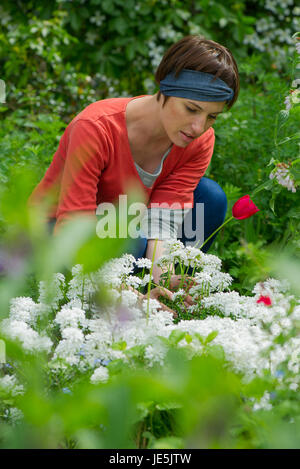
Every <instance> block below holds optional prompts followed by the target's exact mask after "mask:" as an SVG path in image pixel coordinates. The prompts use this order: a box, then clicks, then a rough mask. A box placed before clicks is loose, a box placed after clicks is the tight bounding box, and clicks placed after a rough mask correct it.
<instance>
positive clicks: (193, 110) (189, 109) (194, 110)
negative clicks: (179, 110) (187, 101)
mask: <svg viewBox="0 0 300 469" xmlns="http://www.w3.org/2000/svg"><path fill="white" fill-rule="evenodd" d="M185 107H186V108H187V110H188V111H189V112H197V111H196V109H192V108H190V107H188V106H185Z"/></svg>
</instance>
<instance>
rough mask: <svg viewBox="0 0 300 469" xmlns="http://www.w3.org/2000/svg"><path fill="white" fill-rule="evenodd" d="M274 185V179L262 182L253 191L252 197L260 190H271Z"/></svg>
mask: <svg viewBox="0 0 300 469" xmlns="http://www.w3.org/2000/svg"><path fill="white" fill-rule="evenodd" d="M272 187H273V180H272V179H268V180H267V181H265V182H263V183H262V184H260V185H259V186H258V187H257V188H256V189H254V191H253V192H252V193H251V198H252V197H254V196H255V195H256V194H257V193H258V192H260V191H262V190H264V189H265V190H266V191H269V190H271V189H272Z"/></svg>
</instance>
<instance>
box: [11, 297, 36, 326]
mask: <svg viewBox="0 0 300 469" xmlns="http://www.w3.org/2000/svg"><path fill="white" fill-rule="evenodd" d="M40 310H41V305H38V304H36V303H35V302H34V301H33V300H32V298H26V297H17V298H13V299H12V300H11V302H10V312H9V316H10V318H11V319H12V320H16V321H24V322H26V323H27V324H29V325H34V324H35V322H36V320H37V317H38V316H39V313H40Z"/></svg>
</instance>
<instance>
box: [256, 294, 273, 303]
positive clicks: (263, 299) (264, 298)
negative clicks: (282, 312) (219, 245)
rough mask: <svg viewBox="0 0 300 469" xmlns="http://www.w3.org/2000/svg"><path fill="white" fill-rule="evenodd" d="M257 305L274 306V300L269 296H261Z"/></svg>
mask: <svg viewBox="0 0 300 469" xmlns="http://www.w3.org/2000/svg"><path fill="white" fill-rule="evenodd" d="M256 303H264V304H265V305H266V306H271V305H272V300H271V298H270V297H269V296H263V295H260V297H259V298H258V300H257V301H256Z"/></svg>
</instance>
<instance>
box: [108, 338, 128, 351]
mask: <svg viewBox="0 0 300 469" xmlns="http://www.w3.org/2000/svg"><path fill="white" fill-rule="evenodd" d="M126 347H127V343H126V342H125V340H122V341H120V342H115V343H114V344H112V346H111V348H112V349H113V350H121V351H124V350H126Z"/></svg>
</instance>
